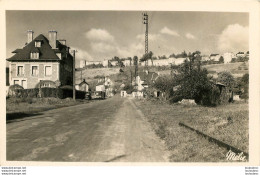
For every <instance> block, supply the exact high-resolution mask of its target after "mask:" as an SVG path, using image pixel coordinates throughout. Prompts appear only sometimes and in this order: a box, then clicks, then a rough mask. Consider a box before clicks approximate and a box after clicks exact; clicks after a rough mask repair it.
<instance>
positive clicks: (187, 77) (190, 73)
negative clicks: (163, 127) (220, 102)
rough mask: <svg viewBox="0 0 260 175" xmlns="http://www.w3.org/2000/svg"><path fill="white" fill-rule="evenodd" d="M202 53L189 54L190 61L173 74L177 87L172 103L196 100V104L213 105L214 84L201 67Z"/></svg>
mask: <svg viewBox="0 0 260 175" xmlns="http://www.w3.org/2000/svg"><path fill="white" fill-rule="evenodd" d="M199 58H200V52H199V51H196V52H193V53H189V54H188V60H186V61H185V62H184V64H183V65H182V66H180V67H179V68H178V71H177V73H173V76H174V80H175V87H178V88H177V89H176V90H175V91H174V92H173V98H172V102H176V101H178V100H181V99H194V100H195V102H196V103H201V104H205V105H211V104H209V103H211V96H210V95H211V90H212V84H211V82H210V79H209V78H208V71H207V70H206V69H201V67H200V60H199Z"/></svg>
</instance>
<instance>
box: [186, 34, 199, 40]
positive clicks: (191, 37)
mask: <svg viewBox="0 0 260 175" xmlns="http://www.w3.org/2000/svg"><path fill="white" fill-rule="evenodd" d="M185 37H186V38H188V39H196V37H195V36H194V35H192V34H191V33H186V35H185Z"/></svg>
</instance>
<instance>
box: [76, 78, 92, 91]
mask: <svg viewBox="0 0 260 175" xmlns="http://www.w3.org/2000/svg"><path fill="white" fill-rule="evenodd" d="M75 88H76V90H79V91H84V92H88V91H89V84H88V83H87V82H86V80H85V79H83V81H82V82H81V83H79V84H76V86H75Z"/></svg>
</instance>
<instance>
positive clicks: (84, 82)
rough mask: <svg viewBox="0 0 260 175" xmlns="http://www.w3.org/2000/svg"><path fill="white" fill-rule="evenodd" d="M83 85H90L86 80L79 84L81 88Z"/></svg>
mask: <svg viewBox="0 0 260 175" xmlns="http://www.w3.org/2000/svg"><path fill="white" fill-rule="evenodd" d="M83 84H87V85H89V84H88V83H87V82H86V81H85V80H83V81H82V82H81V83H79V86H82V85H83Z"/></svg>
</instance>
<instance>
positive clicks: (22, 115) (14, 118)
mask: <svg viewBox="0 0 260 175" xmlns="http://www.w3.org/2000/svg"><path fill="white" fill-rule="evenodd" d="M39 115H42V114H41V113H24V112H14V113H9V114H8V113H7V114H6V123H12V122H16V121H17V119H24V118H28V117H34V116H39Z"/></svg>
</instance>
